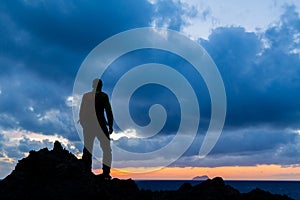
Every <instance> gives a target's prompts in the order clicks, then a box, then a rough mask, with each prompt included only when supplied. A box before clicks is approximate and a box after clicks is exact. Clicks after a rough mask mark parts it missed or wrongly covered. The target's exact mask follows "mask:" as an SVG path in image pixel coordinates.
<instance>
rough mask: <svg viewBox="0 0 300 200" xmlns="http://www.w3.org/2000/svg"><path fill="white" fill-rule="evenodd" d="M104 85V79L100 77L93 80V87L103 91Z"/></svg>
mask: <svg viewBox="0 0 300 200" xmlns="http://www.w3.org/2000/svg"><path fill="white" fill-rule="evenodd" d="M102 86H103V83H102V80H101V79H99V78H95V79H94V80H93V88H94V89H95V90H97V91H101V90H102Z"/></svg>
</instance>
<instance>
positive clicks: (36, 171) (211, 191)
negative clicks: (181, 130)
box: [0, 142, 291, 200]
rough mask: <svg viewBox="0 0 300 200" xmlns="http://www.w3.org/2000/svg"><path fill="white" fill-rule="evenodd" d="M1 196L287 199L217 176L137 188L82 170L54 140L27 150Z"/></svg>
mask: <svg viewBox="0 0 300 200" xmlns="http://www.w3.org/2000/svg"><path fill="white" fill-rule="evenodd" d="M0 199H1V200H6V199H7V200H15V199H22V200H26V199H30V200H35V199H39V200H40V199H43V200H48V199H51V200H54V199H55V200H58V199H64V200H69V199H72V200H76V199H82V200H84V199H111V200H119V199H124V200H127V199H128V200H129V199H132V200H134V199H143V200H152V199H157V200H165V199H178V200H179V199H191V200H193V199H210V200H215V199H216V200H217V199H218V200H227V199H228V200H242V199H245V200H252V199H253V200H260V199H264V200H268V199H272V200H289V199H291V198H289V197H287V196H282V195H274V194H271V193H269V192H266V191H263V190H260V189H256V190H253V191H251V192H249V193H245V194H241V193H240V192H239V191H238V190H236V189H234V188H232V187H231V186H228V185H225V183H224V181H223V179H222V178H220V177H216V178H214V179H212V180H211V179H208V180H206V181H204V182H201V183H199V184H198V185H196V186H191V185H190V184H189V183H185V184H183V185H182V186H181V187H180V188H179V189H178V190H176V191H150V190H140V189H139V188H138V187H137V185H136V183H135V182H134V181H133V180H131V179H128V180H120V179H117V178H114V179H112V180H109V181H108V180H103V179H101V177H100V176H97V175H94V174H93V173H92V172H90V171H88V170H85V168H84V165H83V163H82V162H81V160H80V159H77V158H76V157H75V156H74V155H73V154H71V153H70V152H68V151H67V150H65V149H63V147H62V146H61V144H60V143H59V142H55V144H54V148H53V150H48V149H47V148H44V149H41V150H39V151H30V152H29V156H28V157H26V158H23V159H22V160H20V161H19V163H18V164H17V166H16V167H15V169H14V170H13V171H12V173H11V174H10V175H8V176H7V177H6V178H5V179H3V180H2V181H1V182H0Z"/></svg>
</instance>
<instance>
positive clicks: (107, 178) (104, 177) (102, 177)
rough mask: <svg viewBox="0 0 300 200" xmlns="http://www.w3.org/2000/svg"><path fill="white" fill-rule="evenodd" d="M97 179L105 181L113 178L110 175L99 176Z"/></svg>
mask: <svg viewBox="0 0 300 200" xmlns="http://www.w3.org/2000/svg"><path fill="white" fill-rule="evenodd" d="M97 177H99V178H100V179H103V180H111V176H110V175H109V174H99V175H97Z"/></svg>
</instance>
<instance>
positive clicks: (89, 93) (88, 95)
mask: <svg viewBox="0 0 300 200" xmlns="http://www.w3.org/2000/svg"><path fill="white" fill-rule="evenodd" d="M92 96H95V93H94V92H87V93H84V94H83V98H89V97H92Z"/></svg>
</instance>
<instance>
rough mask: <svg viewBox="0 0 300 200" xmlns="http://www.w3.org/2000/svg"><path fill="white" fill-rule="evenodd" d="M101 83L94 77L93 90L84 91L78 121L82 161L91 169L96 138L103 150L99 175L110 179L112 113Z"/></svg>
mask: <svg viewBox="0 0 300 200" xmlns="http://www.w3.org/2000/svg"><path fill="white" fill-rule="evenodd" d="M102 85H103V84H102V80H100V79H95V80H94V81H93V90H92V91H91V92H88V93H85V94H84V95H83V97H82V102H81V106H80V113H79V121H80V124H81V126H82V128H83V137H84V148H83V155H82V161H83V162H84V164H85V167H86V168H87V169H88V170H91V169H92V152H93V146H94V140H95V138H97V139H98V140H99V141H100V146H101V148H102V151H103V160H102V164H103V167H102V170H103V173H102V175H101V176H103V178H104V179H110V178H111V176H110V167H111V161H112V154H111V147H110V134H111V133H112V132H113V128H112V127H113V114H112V110H111V106H110V103H109V99H108V96H107V94H106V93H104V92H102ZM104 112H105V114H106V118H107V120H106V118H105V114H104ZM107 126H108V128H107Z"/></svg>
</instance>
